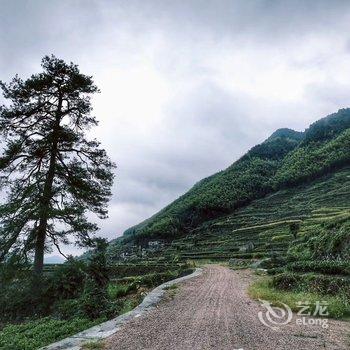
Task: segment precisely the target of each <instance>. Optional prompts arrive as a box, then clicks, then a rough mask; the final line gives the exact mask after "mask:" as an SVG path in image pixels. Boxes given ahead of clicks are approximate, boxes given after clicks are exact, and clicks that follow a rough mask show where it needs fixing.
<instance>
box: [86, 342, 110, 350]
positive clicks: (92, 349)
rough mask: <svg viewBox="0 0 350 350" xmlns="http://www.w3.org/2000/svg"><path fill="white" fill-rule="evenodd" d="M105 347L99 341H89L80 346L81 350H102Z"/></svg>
mask: <svg viewBox="0 0 350 350" xmlns="http://www.w3.org/2000/svg"><path fill="white" fill-rule="evenodd" d="M104 348H105V345H104V344H103V343H102V341H101V340H95V341H89V342H87V343H84V344H83V346H82V349H83V350H103V349H104Z"/></svg>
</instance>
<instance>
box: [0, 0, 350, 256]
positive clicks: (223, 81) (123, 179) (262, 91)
mask: <svg viewBox="0 0 350 350" xmlns="http://www.w3.org/2000/svg"><path fill="white" fill-rule="evenodd" d="M349 23H350V4H349V2H348V1H328V0H319V1H308V0H305V1H301V0H300V1H287V0H284V1H268V0H266V1H263V0H252V1H245V0H241V1H232V0H206V1H203V0H191V1H190V0H188V1H170V0H146V1H142V0H138V1H137V0H130V1H107V0H105V1H103V0H99V1H97V0H96V1H93V0H89V1H87V0H76V1H68V0H60V1H58V0H51V1H45V0H35V1H25V0H0V72H1V76H0V79H2V80H5V81H6V80H8V79H9V78H11V77H12V76H13V75H14V74H15V73H19V74H20V75H21V76H24V77H25V76H28V75H29V74H31V73H33V72H36V71H39V70H40V59H41V57H42V56H43V55H45V54H51V53H54V54H56V55H57V56H59V57H62V58H63V59H66V60H67V61H74V62H76V63H78V64H79V65H80V67H81V69H82V71H83V72H84V73H86V74H91V75H93V76H94V77H95V80H96V82H97V83H98V85H100V87H101V88H102V94H101V96H100V102H98V100H96V106H95V107H96V108H95V112H96V115H97V117H98V118H99V119H100V120H101V125H100V126H99V128H98V129H97V131H96V136H97V137H98V138H99V139H101V141H102V143H103V145H104V146H105V147H106V149H107V151H108V153H109V154H110V155H111V157H112V158H113V160H114V161H115V162H116V163H117V164H118V169H117V172H116V174H117V177H116V184H115V186H114V188H113V198H112V200H111V203H110V218H109V219H108V220H106V221H103V222H100V226H101V234H103V235H104V236H106V237H109V238H115V237H116V236H117V235H120V234H121V233H122V232H123V231H124V230H125V229H126V228H128V227H129V226H131V225H134V224H137V223H138V222H139V221H141V220H143V219H146V218H147V217H148V216H150V215H152V214H154V213H155V212H156V211H158V210H160V209H161V208H162V207H163V206H165V205H167V204H168V203H169V202H170V201H172V200H174V199H175V198H177V197H178V196H179V195H181V194H183V193H184V192H185V191H186V190H188V189H189V188H190V187H191V186H192V185H193V184H194V183H195V182H197V181H198V180H200V179H201V178H203V177H205V176H209V175H211V174H212V173H214V172H216V171H219V170H221V169H224V168H226V167H227V166H229V165H230V164H231V163H232V162H233V161H234V160H236V159H237V158H239V157H240V156H241V155H242V154H243V153H244V152H245V151H246V150H247V149H249V148H250V147H252V146H254V145H255V144H256V143H259V142H262V141H263V140H264V139H265V138H267V137H268V136H269V134H271V133H272V132H273V131H274V130H275V129H277V128H280V127H291V128H295V129H297V130H302V129H304V128H305V127H307V126H308V124H309V123H310V122H312V121H314V120H315V119H318V118H320V117H322V116H324V115H326V114H328V113H331V112H333V111H335V110H337V109H338V108H340V107H343V106H345V105H346V104H347V103H348V102H347V101H348V96H349V92H350V84H349V83H348V82H347V80H346V79H344V75H347V74H348V73H349V74H350V63H347V62H348V55H349V37H348V33H349ZM247 62H248V64H249V67H248V69H247V67H246V65H247ZM349 62H350V61H349ZM274 65H276V66H277V67H276V71H277V68H278V69H280V72H281V73H280V74H282V75H283V74H287V75H288V76H281V77H278V76H277V77H276V76H273V73H275V72H276V71H275V70H274ZM226 68H227V69H228V71H227V72H226V71H225V69H226ZM134 70H136V73H135V75H136V78H135V76H131V72H133V71H134ZM265 70H266V71H267V73H271V75H272V76H271V77H270V76H269V74H266V72H265ZM139 72H140V74H142V72H146V73H145V74H146V75H145V77H144V78H142V77H140V79H138V76H137V74H139ZM148 73H149V75H147V74H148ZM123 74H124V75H125V76H124V80H123V84H124V83H125V84H128V83H129V75H130V80H131V79H134V80H133V81H131V82H130V84H131V85H132V86H129V87H128V88H129V90H130V93H132V92H133V91H135V96H134V98H131V99H130V102H129V104H130V109H131V110H133V109H132V107H134V105H137V104H141V105H142V103H143V105H145V106H146V107H147V106H148V103H152V104H154V105H155V106H153V107H158V100H157V98H155V100H154V101H148V100H147V98H145V97H144V93H147V92H148V91H147V90H148V89H152V86H153V85H150V86H151V87H150V88H148V87H147V82H148V80H149V81H150V83H151V82H152V81H151V80H152V79H153V77H154V79H156V80H157V79H158V80H159V81H160V83H159V86H160V87H159V91H156V92H155V93H159V96H160V97H159V106H160V107H159V108H154V109H152V108H150V110H149V111H143V110H142V111H140V113H141V114H142V113H145V115H138V113H139V112H138V110H137V109H136V110H137V114H135V115H134V114H132V115H127V117H125V116H123V113H125V112H126V110H125V109H124V110H123V109H121V107H120V106H121V105H122V104H123V101H120V100H119V94H120V93H121V92H123V86H120V84H121V83H119V81H121V80H119V79H122V75H123ZM265 74H266V75H265ZM275 74H276V73H275ZM110 76H113V77H114V76H115V78H114V79H113V80H109V78H110ZM258 78H259V79H258ZM142 79H144V81H143V83H144V84H145V86H144V87H142V86H141V88H140V87H139V85H142V84H141V83H142ZM288 79H289V80H288ZM158 80H157V81H156V85H155V86H156V87H155V88H157V86H158V85H157V84H158ZM285 81H287V83H286V82H285ZM163 83H164V84H163ZM118 84H119V85H118ZM286 84H287V86H286ZM288 84H290V87H289V86H288ZM163 85H164V86H163ZM275 85H276V86H275ZM288 88H289V89H288ZM118 89H119V90H118ZM163 89H164V90H166V89H167V92H166V93H164V96H163V92H164V91H163ZM279 90H280V91H281V93H280V95H278V92H279ZM276 91H277V97H276ZM294 91H297V92H298V93H296V94H294V95H293V92H294ZM284 93H286V94H288V93H289V94H290V96H291V97H289V98H286V97H285V96H284ZM161 96H163V97H161ZM129 97H130V96H129ZM149 99H150V100H151V99H152V96H150V97H149ZM101 101H102V102H101ZM0 102H1V101H0ZM143 105H142V106H143ZM123 106H124V107H125V105H123ZM153 112H154V113H155V114H159V115H156V116H155V118H154V120H153V119H152V113H153ZM135 113H136V112H135ZM147 113H148V114H147ZM91 217H93V216H91ZM69 249H70V250H69V251H72V252H74V248H69Z"/></svg>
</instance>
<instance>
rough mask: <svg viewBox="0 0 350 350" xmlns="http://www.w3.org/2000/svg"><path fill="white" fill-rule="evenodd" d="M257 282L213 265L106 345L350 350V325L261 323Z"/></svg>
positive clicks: (141, 349) (154, 349) (121, 348)
mask: <svg viewBox="0 0 350 350" xmlns="http://www.w3.org/2000/svg"><path fill="white" fill-rule="evenodd" d="M254 278H257V277H256V276H254V275H253V274H252V272H250V271H248V270H236V271H232V270H229V269H228V268H225V267H222V266H217V265H210V266H208V267H206V268H205V271H204V273H203V274H202V275H201V276H199V277H196V278H194V279H191V280H189V281H186V282H184V283H182V284H180V285H179V288H178V289H177V290H176V293H175V295H172V294H174V291H168V292H167V294H168V296H167V297H166V298H165V299H164V300H163V301H162V302H161V303H160V304H159V305H158V307H157V308H156V309H153V310H151V311H149V312H148V313H146V314H145V315H143V316H141V317H139V318H135V319H133V320H132V321H130V322H128V323H126V324H125V325H124V326H123V327H122V329H121V330H120V331H119V332H117V333H116V334H115V335H114V336H112V337H110V338H109V339H108V340H107V342H106V349H110V350H112V349H113V350H175V349H176V350H207V349H217V350H226V349H227V350H234V349H243V350H255V349H258V350H289V349H291V350H292V349H293V350H294V349H297V350H320V349H327V350H335V349H337V350H349V349H350V346H349V345H347V344H349V343H347V341H348V339H346V338H347V334H349V333H350V323H348V322H340V321H334V320H329V328H328V329H324V328H322V327H321V326H316V325H312V326H311V325H307V326H299V325H297V324H296V322H295V319H296V316H294V317H293V320H292V321H291V322H290V323H289V324H288V325H285V326H281V327H280V329H279V330H272V329H270V328H268V327H267V326H265V325H263V324H262V323H260V321H259V319H258V312H259V311H263V310H264V309H263V307H262V306H261V305H260V303H258V302H256V301H252V300H251V299H250V298H249V297H248V295H247V292H246V290H247V287H248V286H249V284H250V283H251V282H252V281H253V280H254Z"/></svg>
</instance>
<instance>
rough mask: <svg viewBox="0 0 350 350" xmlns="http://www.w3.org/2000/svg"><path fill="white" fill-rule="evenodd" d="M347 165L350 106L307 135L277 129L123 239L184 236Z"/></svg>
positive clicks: (322, 122) (138, 239)
mask: <svg viewBox="0 0 350 350" xmlns="http://www.w3.org/2000/svg"><path fill="white" fill-rule="evenodd" d="M349 164H350V109H342V110H339V111H338V112H337V113H334V114H331V115H329V116H327V117H325V118H323V119H320V120H319V121H317V122H315V123H313V124H312V125H310V127H309V128H308V129H306V130H305V132H303V133H301V132H296V131H293V130H291V129H280V130H277V131H276V132H274V133H273V134H272V135H271V136H270V137H269V138H268V139H267V140H266V141H265V142H263V143H262V144H260V145H257V146H255V147H253V148H252V149H251V150H250V151H249V152H247V154H245V155H244V156H243V157H242V158H240V159H239V160H238V161H236V162H235V163H233V164H232V165H231V166H230V167H228V168H227V169H226V170H223V171H221V172H219V173H217V174H214V175H212V176H210V177H208V178H206V179H203V180H202V181H200V182H198V183H197V184H196V185H195V186H194V187H193V188H192V189H191V190H189V191H188V192H187V193H186V194H184V195H183V196H181V197H180V198H178V199H177V200H175V201H174V202H173V203H171V204H170V205H168V206H167V207H165V208H164V209H163V210H161V211H160V212H159V213H157V214H155V215H154V216H153V217H151V218H150V219H148V220H146V221H144V222H142V223H141V224H139V225H137V226H134V227H132V228H130V229H128V230H127V231H126V232H125V234H124V241H129V240H132V241H134V240H135V241H136V242H137V241H140V240H141V241H142V240H149V239H152V238H166V239H169V240H172V239H174V238H178V237H181V236H184V235H186V234H188V233H189V232H191V231H192V230H193V229H195V228H197V227H199V226H200V225H201V224H203V223H204V222H206V221H208V220H212V219H215V218H218V217H221V216H224V215H228V214H230V213H234V212H235V211H236V210H237V209H239V208H243V207H245V206H246V205H247V204H249V203H250V202H251V201H253V200H255V199H258V198H262V197H264V196H265V195H267V194H271V193H274V192H276V191H278V190H281V189H284V188H292V187H293V186H296V185H300V184H303V183H307V182H310V181H312V180H314V179H317V178H318V177H321V176H323V175H324V174H327V173H332V172H334V171H335V170H337V169H340V168H342V167H344V166H346V165H349Z"/></svg>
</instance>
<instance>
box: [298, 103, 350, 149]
mask: <svg viewBox="0 0 350 350" xmlns="http://www.w3.org/2000/svg"><path fill="white" fill-rule="evenodd" d="M347 128H350V109H349V108H346V109H340V110H339V111H338V112H337V113H333V114H330V115H328V116H327V117H325V118H322V119H320V120H318V121H317V122H315V123H313V124H311V125H310V127H309V128H308V129H307V130H306V131H305V137H304V138H305V143H310V142H319V141H325V140H330V139H332V138H334V137H335V136H337V135H339V134H341V133H342V132H343V131H344V130H345V129H347Z"/></svg>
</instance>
